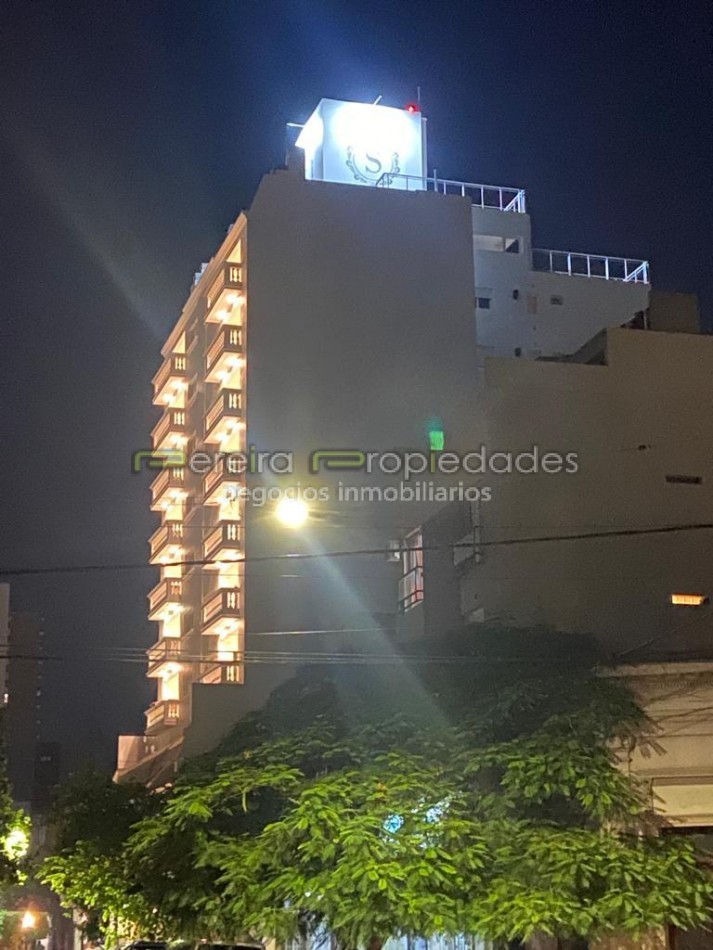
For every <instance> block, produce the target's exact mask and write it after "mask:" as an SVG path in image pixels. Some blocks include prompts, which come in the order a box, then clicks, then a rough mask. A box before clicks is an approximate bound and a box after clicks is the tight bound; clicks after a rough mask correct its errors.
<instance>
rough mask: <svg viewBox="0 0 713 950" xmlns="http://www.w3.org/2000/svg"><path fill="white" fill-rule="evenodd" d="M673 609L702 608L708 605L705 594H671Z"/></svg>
mask: <svg viewBox="0 0 713 950" xmlns="http://www.w3.org/2000/svg"><path fill="white" fill-rule="evenodd" d="M671 603H672V604H673V605H674V607H702V606H703V605H704V604H707V603H708V598H707V597H706V595H705V594H671Z"/></svg>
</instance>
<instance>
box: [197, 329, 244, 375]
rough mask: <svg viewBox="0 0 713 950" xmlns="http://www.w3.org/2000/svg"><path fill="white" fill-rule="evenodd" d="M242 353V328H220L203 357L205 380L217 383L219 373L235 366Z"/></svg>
mask: <svg viewBox="0 0 713 950" xmlns="http://www.w3.org/2000/svg"><path fill="white" fill-rule="evenodd" d="M242 352H243V328H242V327H222V329H220V330H218V333H217V334H216V337H215V339H214V340H213V342H212V343H211V345H210V346H209V347H208V349H207V351H206V355H205V364H206V379H207V380H208V382H219V380H220V377H219V376H218V374H219V373H222V372H225V373H227V371H228V370H229V369H232V368H233V367H234V366H236V365H237V359H238V356H239V355H240V354H241V353H242Z"/></svg>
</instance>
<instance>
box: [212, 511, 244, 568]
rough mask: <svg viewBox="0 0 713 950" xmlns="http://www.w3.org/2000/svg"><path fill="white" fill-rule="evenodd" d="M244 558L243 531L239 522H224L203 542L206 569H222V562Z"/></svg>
mask: <svg viewBox="0 0 713 950" xmlns="http://www.w3.org/2000/svg"><path fill="white" fill-rule="evenodd" d="M242 556H243V530H242V525H241V524H240V522H239V521H224V522H222V524H219V525H218V526H217V527H216V528H215V529H214V530H213V531H211V533H210V534H209V535H208V537H207V538H206V539H205V541H204V542H203V559H204V560H205V561H210V562H211V563H210V564H204V565H203V566H204V567H205V568H217V567H220V563H221V561H239V560H240V558H241V557H242Z"/></svg>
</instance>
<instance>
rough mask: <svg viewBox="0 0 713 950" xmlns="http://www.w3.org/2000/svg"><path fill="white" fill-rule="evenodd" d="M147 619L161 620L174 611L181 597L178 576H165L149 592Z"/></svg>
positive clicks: (180, 581)
mask: <svg viewBox="0 0 713 950" xmlns="http://www.w3.org/2000/svg"><path fill="white" fill-rule="evenodd" d="M148 597H149V620H162V619H163V618H164V617H166V616H170V615H172V614H174V613H176V612H177V611H178V610H179V609H180V606H181V603H182V598H183V581H182V580H181V578H180V577H166V578H164V580H162V581H159V583H158V584H157V585H156V586H155V587H154V588H153V590H151V591H150V592H149V595H148Z"/></svg>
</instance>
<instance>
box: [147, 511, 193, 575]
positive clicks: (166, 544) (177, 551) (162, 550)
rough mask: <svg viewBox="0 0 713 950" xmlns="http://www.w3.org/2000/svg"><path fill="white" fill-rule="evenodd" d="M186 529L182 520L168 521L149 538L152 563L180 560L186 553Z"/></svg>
mask: <svg viewBox="0 0 713 950" xmlns="http://www.w3.org/2000/svg"><path fill="white" fill-rule="evenodd" d="M184 534H185V529H184V526H183V523H182V522H180V521H167V522H166V524H162V525H161V527H160V528H158V530H156V531H154V533H153V534H152V535H151V537H150V538H149V547H150V549H151V555H150V557H149V561H150V563H151V564H165V563H167V562H170V561H180V560H181V559H182V557H183V555H184V553H185V549H184V546H183V538H184Z"/></svg>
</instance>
